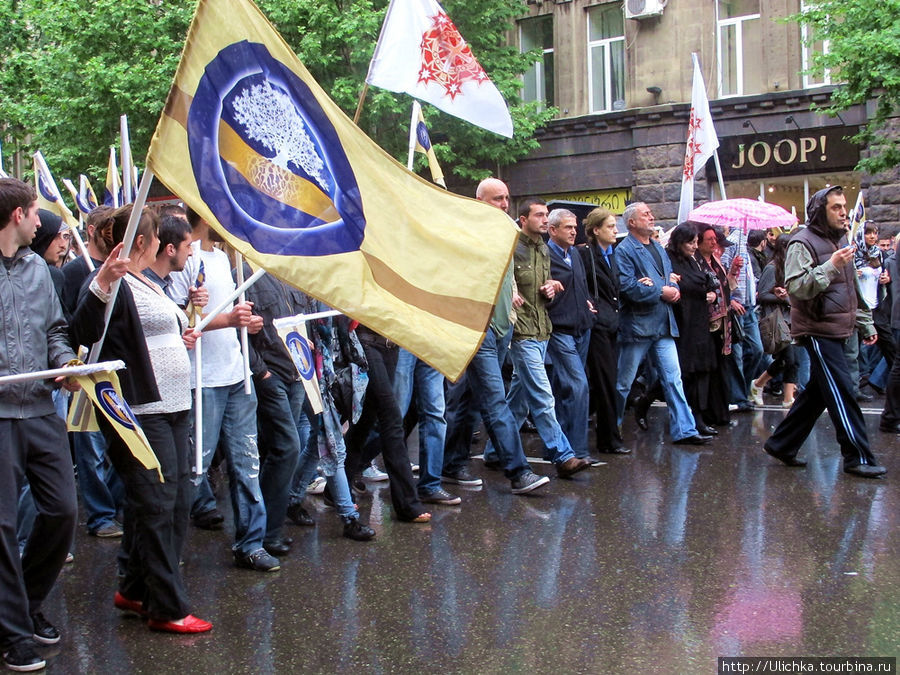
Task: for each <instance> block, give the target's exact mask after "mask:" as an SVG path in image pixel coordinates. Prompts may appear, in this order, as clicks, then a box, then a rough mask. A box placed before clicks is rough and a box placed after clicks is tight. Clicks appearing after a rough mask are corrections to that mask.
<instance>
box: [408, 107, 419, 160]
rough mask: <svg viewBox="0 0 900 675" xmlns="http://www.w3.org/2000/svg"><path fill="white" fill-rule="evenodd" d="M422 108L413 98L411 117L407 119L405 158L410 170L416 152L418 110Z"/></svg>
mask: <svg viewBox="0 0 900 675" xmlns="http://www.w3.org/2000/svg"><path fill="white" fill-rule="evenodd" d="M421 109H422V106H421V104H420V103H419V101H418V100H417V99H413V104H412V117H410V119H409V155H408V156H407V158H406V168H407V169H409V170H410V171H412V169H413V160H414V158H415V154H416V127H417V126H418V122H419V111H420V110H421Z"/></svg>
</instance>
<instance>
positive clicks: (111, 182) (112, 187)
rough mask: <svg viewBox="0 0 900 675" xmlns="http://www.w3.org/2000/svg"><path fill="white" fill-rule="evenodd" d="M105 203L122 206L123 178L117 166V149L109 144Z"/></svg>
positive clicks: (104, 189)
mask: <svg viewBox="0 0 900 675" xmlns="http://www.w3.org/2000/svg"><path fill="white" fill-rule="evenodd" d="M103 205H104V206H112V207H119V206H122V179H121V178H120V177H119V167H118V166H116V149H115V148H114V147H113V146H109V161H108V162H107V163H106V185H105V186H104V188H103Z"/></svg>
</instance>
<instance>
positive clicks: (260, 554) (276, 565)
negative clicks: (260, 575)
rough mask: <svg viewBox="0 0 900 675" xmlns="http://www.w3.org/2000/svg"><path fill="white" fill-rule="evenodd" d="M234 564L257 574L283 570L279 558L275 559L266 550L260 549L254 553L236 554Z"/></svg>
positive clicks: (237, 552) (236, 552)
mask: <svg viewBox="0 0 900 675" xmlns="http://www.w3.org/2000/svg"><path fill="white" fill-rule="evenodd" d="M234 564H235V565H236V566H237V567H243V568H244V569H247V570H254V571H256V572H277V571H278V570H280V569H281V563H280V562H278V558H273V557H272V556H271V555H269V554H268V553H267V552H266V549H264V548H258V549H256V550H255V551H253V552H252V553H241V552H239V551H235V552H234Z"/></svg>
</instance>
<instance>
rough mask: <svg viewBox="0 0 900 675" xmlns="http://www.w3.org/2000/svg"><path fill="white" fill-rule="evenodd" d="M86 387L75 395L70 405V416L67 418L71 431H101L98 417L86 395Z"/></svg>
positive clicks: (67, 424)
mask: <svg viewBox="0 0 900 675" xmlns="http://www.w3.org/2000/svg"><path fill="white" fill-rule="evenodd" d="M84 392H85V389H84V385H82V388H81V389H80V390H78V391H76V392H75V393H74V394H72V400H71V402H70V403H69V414H68V416H67V417H66V426H67V427H68V430H69V431H100V427H99V426H98V425H97V416H96V415H95V414H94V406H92V405H91V404H90V399H89V398H88V397H87V395H86V394H85V393H84Z"/></svg>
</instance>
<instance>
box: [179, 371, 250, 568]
mask: <svg viewBox="0 0 900 675" xmlns="http://www.w3.org/2000/svg"><path fill="white" fill-rule="evenodd" d="M217 446H218V447H220V448H221V449H222V452H223V453H224V455H225V464H226V465H227V467H228V486H229V489H230V491H231V507H232V509H233V510H234V546H233V547H232V550H234V551H235V552H240V553H243V554H247V553H252V552H253V551H255V550H257V549H259V548H262V545H263V537H264V536H265V533H266V507H265V504H264V503H263V498H262V492H261V491H260V488H259V448H258V446H257V438H256V390H255V389H254V390H253V391H251V393H250V395H249V396H248V395H247V394H245V393H244V382H243V381H240V382H237V383H235V384H232V385H228V386H225V387H204V388H203V477H202V479H201V480H200V483H199V485H198V486H197V494H196V496H195V498H194V505H193V506H192V507H191V517H194V518H195V517H197V516H199V515H202V514H204V513H207V512H209V511H212V510H213V509H214V508H216V498H215V496H214V495H213V493H212V490H211V489H210V487H209V480H208V479H207V477H206V472H207V470H208V469H209V465H210V463H211V462H212V458H213V455H214V454H215V451H216V447H217Z"/></svg>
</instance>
